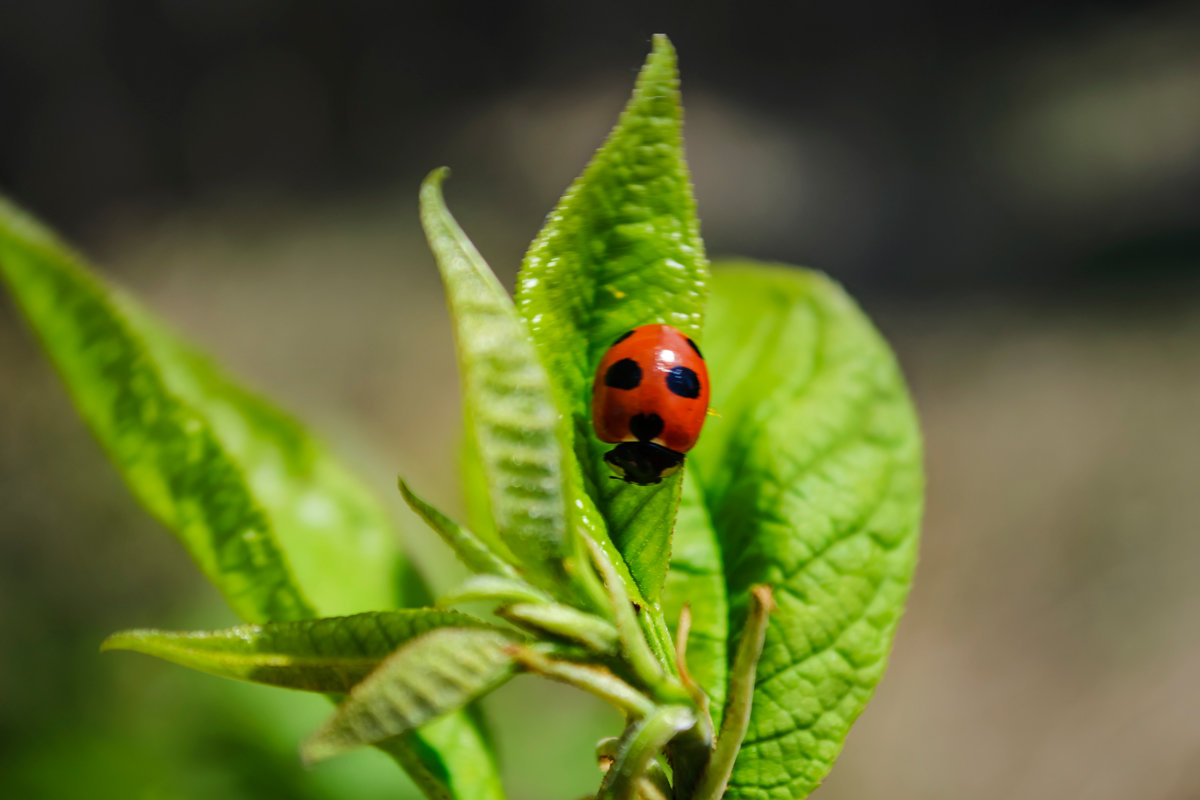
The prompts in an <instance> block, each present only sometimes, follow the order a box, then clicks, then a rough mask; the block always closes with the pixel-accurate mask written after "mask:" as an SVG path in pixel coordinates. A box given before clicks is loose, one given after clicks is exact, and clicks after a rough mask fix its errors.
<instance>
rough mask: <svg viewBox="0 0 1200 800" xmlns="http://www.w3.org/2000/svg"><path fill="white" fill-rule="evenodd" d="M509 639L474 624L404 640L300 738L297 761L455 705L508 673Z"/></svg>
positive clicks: (394, 731)
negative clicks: (302, 741) (305, 738)
mask: <svg viewBox="0 0 1200 800" xmlns="http://www.w3.org/2000/svg"><path fill="white" fill-rule="evenodd" d="M517 644H518V640H517V639H516V638H514V637H513V636H510V635H509V634H506V633H502V632H500V631H497V630H485V629H482V628H439V629H437V630H433V631H430V632H428V633H425V634H423V635H421V636H418V637H416V638H415V639H412V640H410V641H409V642H408V643H407V644H405V645H404V646H402V647H401V648H400V649H399V650H397V651H396V652H395V653H394V654H392V655H391V656H390V657H388V658H387V660H385V661H384V662H383V663H382V664H381V665H380V666H379V668H378V669H376V670H375V672H373V673H372V674H371V675H370V676H368V677H367V679H366V680H364V681H362V682H361V683H360V684H358V685H357V686H356V687H354V689H353V690H352V691H351V692H350V696H349V697H347V698H346V700H345V701H344V702H343V703H342V705H341V706H339V707H338V710H337V713H336V714H334V715H333V717H331V718H330V719H329V720H328V721H327V722H326V723H325V724H324V725H323V726H322V727H321V728H320V729H319V730H318V731H317V732H316V733H314V734H313V735H312V737H310V738H309V740H308V741H307V742H305V744H304V747H303V749H302V754H303V756H304V758H305V760H306V761H309V762H312V761H320V760H322V759H325V758H329V757H331V756H335V755H337V754H339V753H342V752H345V751H346V750H350V749H352V748H355V747H361V746H363V745H367V744H373V743H375V742H379V741H382V740H384V739H388V738H391V737H393V736H396V735H399V734H402V733H405V732H407V731H410V730H413V729H414V728H416V727H417V726H419V725H423V724H424V723H426V722H428V721H430V720H432V719H434V718H435V717H438V716H441V715H442V714H445V713H447V712H449V711H453V710H455V709H458V708H461V707H463V706H464V705H466V704H467V703H469V702H470V701H472V700H474V699H475V698H477V697H481V696H482V695H484V694H486V693H487V692H489V691H491V690H492V689H495V688H496V687H497V686H499V685H500V684H502V683H504V682H505V681H506V680H508V679H509V678H510V677H512V675H513V673H514V672H515V667H514V661H513V657H512V654H511V651H512V649H513V648H514V646H516V645H517Z"/></svg>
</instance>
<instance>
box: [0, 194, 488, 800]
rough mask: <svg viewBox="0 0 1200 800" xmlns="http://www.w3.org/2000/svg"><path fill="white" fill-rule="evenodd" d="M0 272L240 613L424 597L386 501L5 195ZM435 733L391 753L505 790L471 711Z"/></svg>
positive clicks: (457, 787)
mask: <svg viewBox="0 0 1200 800" xmlns="http://www.w3.org/2000/svg"><path fill="white" fill-rule="evenodd" d="M0 277H2V278H3V280H4V281H5V283H7V285H8V287H9V290H10V291H11V292H12V295H13V297H14V298H15V299H16V301H17V305H18V307H19V308H20V309H21V311H22V312H23V314H24V316H25V318H26V319H27V320H28V322H29V324H30V326H31V327H32V328H33V330H34V331H35V332H36V333H37V335H38V337H39V339H40V340H41V342H42V345H43V346H44V347H45V349H46V352H47V354H48V355H49V356H50V358H51V360H52V361H53V362H54V364H55V366H56V367H57V368H58V371H59V374H60V375H61V376H62V378H63V381H64V382H65V383H66V386H67V389H68V391H69V392H70V394H71V397H72V399H73V400H74V402H75V406H76V408H77V409H78V410H79V413H80V415H81V416H82V417H83V418H84V420H85V421H86V422H87V423H88V425H89V426H90V427H91V429H92V431H93V433H94V434H95V435H96V437H97V439H99V441H100V443H101V445H102V446H103V447H104V449H105V450H106V451H107V452H108V454H109V456H110V458H111V459H112V460H113V462H114V464H115V465H116V466H117V468H118V469H119V470H120V472H121V474H122V476H123V477H124V478H125V481H126V483H127V484H128V485H129V488H130V490H131V491H132V492H133V493H134V495H135V496H136V497H137V498H138V499H139V500H140V501H141V502H142V504H143V505H145V507H146V508H147V509H148V510H149V511H150V512H151V513H152V514H154V516H155V517H157V518H158V519H159V520H160V521H162V523H163V524H164V525H165V526H166V527H167V528H168V529H170V530H171V531H172V532H173V533H174V534H175V535H176V536H177V537H178V538H179V540H180V541H181V542H182V543H183V545H184V546H185V547H186V548H187V550H188V552H189V554H190V555H191V556H192V558H193V559H194V560H195V561H196V563H197V564H198V565H199V566H200V568H201V570H202V571H203V572H204V574H205V575H206V576H207V577H208V578H209V580H211V581H212V582H213V584H214V585H216V586H217V588H218V589H219V590H220V591H221V593H222V594H223V595H224V596H225V598H226V599H227V600H228V602H229V604H230V606H231V607H232V608H233V609H234V610H235V611H236V612H237V613H238V615H239V616H241V617H242V618H243V619H245V620H247V621H251V622H264V621H268V620H275V621H287V620H300V619H306V618H311V617H313V616H316V615H318V614H338V613H351V612H356V611H366V610H378V609H386V608H392V607H395V606H397V605H400V604H402V603H404V602H423V601H424V600H423V596H424V595H425V591H424V588H423V585H422V583H421V581H420V579H419V577H417V576H416V574H415V573H414V572H413V571H412V569H411V567H410V566H409V565H408V563H407V561H406V560H405V559H404V558H403V557H402V555H401V553H400V551H399V548H398V542H397V538H396V533H395V531H394V529H393V527H392V525H391V524H390V522H389V521H388V519H387V516H386V513H385V512H384V511H383V510H382V509H381V507H380V506H379V505H378V503H377V501H376V500H375V499H374V498H373V497H372V496H371V495H370V493H369V492H368V491H366V490H365V489H364V488H363V487H362V486H361V484H359V483H358V482H357V481H355V480H354V479H353V478H352V477H351V476H350V475H349V474H348V473H346V472H345V471H344V470H343V469H342V467H340V466H339V465H338V464H336V463H335V462H334V460H333V459H332V458H331V457H330V456H329V454H328V452H327V451H326V450H325V448H324V447H323V446H322V445H321V444H320V443H319V442H317V441H316V440H315V439H313V438H312V437H311V436H309V435H308V434H307V433H306V432H305V431H304V429H303V428H302V427H301V426H300V425H299V424H297V423H296V422H295V421H293V420H292V419H291V418H289V417H288V416H286V415H285V414H282V413H281V412H279V411H278V410H276V409H274V408H273V407H271V406H270V405H269V404H267V403H266V402H264V401H262V400H260V399H259V398H257V397H255V396H253V395H252V394H250V393H248V392H246V391H245V390H244V389H241V388H240V387H238V386H236V385H235V384H234V383H232V382H231V381H230V380H228V379H227V378H225V377H224V376H222V375H221V374H220V373H219V372H218V371H217V370H215V369H214V368H213V367H212V366H211V365H210V364H209V363H208V362H207V361H206V360H205V359H204V358H202V357H201V356H199V355H197V354H196V353H195V352H193V351H192V350H190V349H188V348H187V347H186V346H184V345H182V344H181V343H180V342H179V341H178V340H177V339H176V338H175V337H174V336H173V335H172V334H170V333H169V332H168V331H167V330H166V329H165V327H164V326H162V325H161V323H159V322H157V321H155V320H154V319H153V318H152V317H151V315H150V314H149V313H148V312H146V311H144V310H142V309H140V308H139V307H138V306H137V305H136V303H135V302H134V301H133V300H132V299H131V298H129V297H127V296H124V295H122V294H120V293H119V292H117V291H115V290H113V289H110V288H108V287H106V286H105V285H103V283H102V282H101V281H100V280H99V279H98V278H97V277H96V276H95V275H93V274H92V273H90V272H89V270H88V268H87V266H86V264H85V262H84V261H83V260H82V259H81V258H79V256H77V255H76V254H75V253H73V252H71V250H69V249H68V248H67V247H65V246H64V245H63V244H62V243H61V242H59V241H58V240H57V239H56V238H55V237H54V236H53V235H52V234H51V233H50V232H49V231H47V230H46V229H45V228H43V227H42V226H41V225H39V224H38V223H37V222H35V221H34V220H33V219H32V218H31V217H29V216H28V215H26V214H24V213H23V212H21V211H20V210H19V209H17V208H16V207H15V206H13V205H11V204H10V203H8V202H7V201H4V200H2V199H0ZM439 735H441V736H442V737H443V738H445V739H446V740H448V741H453V742H454V745H455V747H454V749H453V750H452V751H442V750H440V745H439V744H437V743H436V742H433V741H432V740H429V741H426V740H424V739H423V738H422V737H425V736H427V732H425V731H422V732H421V733H419V734H414V735H413V736H412V737H410V738H409V741H408V742H407V743H398V742H397V743H391V744H389V751H390V752H392V753H393V755H396V757H397V758H398V759H399V760H401V762H402V763H404V764H405V766H406V767H407V768H408V769H409V770H410V772H413V773H414V778H416V779H417V780H418V782H419V783H421V784H422V785H423V786H424V787H426V791H427V792H429V793H430V794H431V796H440V797H446V796H449V797H452V798H456V799H458V800H461V798H467V797H469V798H472V800H474V798H476V797H488V798H498V797H501V796H502V792H501V790H500V788H499V781H498V779H497V778H496V775H495V772H494V769H492V771H491V773H490V775H486V774H484V773H486V772H487V771H488V770H489V769H491V768H492V763H493V762H492V758H491V755H490V753H489V752H488V750H487V748H486V746H485V744H484V742H483V739H482V737H481V736H480V734H479V732H478V730H477V728H476V727H475V725H474V723H472V722H470V721H469V720H467V719H466V718H465V717H457V718H453V719H448V720H446V721H445V722H444V723H442V724H441V727H440V728H439ZM418 772H419V773H421V774H420V775H419V774H417V773H418ZM451 772H454V773H456V776H455V777H453V778H452V777H450V773H451ZM457 775H461V776H463V777H462V778H459V777H457ZM476 779H477V780H476ZM430 787H436V788H430Z"/></svg>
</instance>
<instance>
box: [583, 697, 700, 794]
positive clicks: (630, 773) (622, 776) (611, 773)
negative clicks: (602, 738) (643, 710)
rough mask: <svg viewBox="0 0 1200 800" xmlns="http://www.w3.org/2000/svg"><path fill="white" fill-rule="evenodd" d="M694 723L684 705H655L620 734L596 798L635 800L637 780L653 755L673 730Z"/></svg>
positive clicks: (690, 710) (641, 776)
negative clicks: (614, 755) (609, 766)
mask: <svg viewBox="0 0 1200 800" xmlns="http://www.w3.org/2000/svg"><path fill="white" fill-rule="evenodd" d="M694 724H696V714H695V712H693V711H692V709H690V708H688V707H687V706H658V707H656V708H655V709H654V711H653V712H652V713H651V714H649V715H648V716H647V717H646V718H645V719H642V720H639V721H637V722H634V723H633V724H632V725H630V726H629V727H628V728H627V729H626V730H625V735H624V736H622V737H621V746H620V748H619V749H618V750H617V758H616V760H615V761H614V762H613V765H612V767H611V768H610V769H609V770H608V773H607V774H606V775H605V776H604V782H603V783H601V784H600V791H599V793H597V795H596V800H637V796H638V785H639V782H640V781H641V779H642V778H643V777H645V775H646V774H647V772H648V770H649V769H650V764H651V762H652V761H653V760H654V758H655V757H656V756H657V755H658V754H659V753H660V752H662V749H663V748H664V747H666V745H667V742H669V741H671V739H673V738H674V737H675V735H676V734H677V733H679V732H680V731H682V730H686V729H687V728H690V727H691V726H692V725H694Z"/></svg>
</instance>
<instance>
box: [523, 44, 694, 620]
mask: <svg viewBox="0 0 1200 800" xmlns="http://www.w3.org/2000/svg"><path fill="white" fill-rule="evenodd" d="M678 84H679V78H678V73H677V70H676V63H675V51H674V49H673V48H672V47H671V44H670V42H669V41H667V39H666V37H664V36H656V37H655V39H654V49H653V52H652V53H651V54H650V57H649V58H648V59H647V61H646V65H645V66H644V67H643V69H642V72H641V74H640V75H639V76H638V81H637V85H636V87H635V88H634V92H633V96H632V98H631V99H630V100H629V104H628V105H627V106H626V108H625V111H624V113H623V114H622V115H621V119H620V121H619V122H618V123H617V126H616V128H615V129H614V130H613V131H612V133H611V134H610V135H609V137H608V140H607V141H606V142H605V143H604V145H603V146H602V147H601V148H600V150H599V151H598V152H597V153H596V155H595V157H594V158H593V159H592V161H591V163H590V164H589V165H588V167H587V169H586V170H585V171H584V172H583V174H582V175H581V176H580V177H579V178H578V180H576V181H575V183H574V184H572V185H571V187H570V188H569V189H568V190H567V192H566V194H565V195H563V198H562V200H561V201H559V204H558V206H557V207H556V208H555V209H554V211H553V212H552V213H551V214H550V216H549V218H548V221H547V223H546V226H545V227H544V228H543V229H542V231H541V233H539V234H538V237H537V239H536V240H535V241H534V242H533V244H532V246H531V247H530V248H529V253H528V254H527V255H526V257H525V263H524V265H523V267H522V269H521V273H520V276H519V278H518V283H517V297H516V299H517V306H518V308H519V309H520V311H521V314H522V315H523V316H524V318H525V320H526V321H527V322H528V323H529V326H530V329H531V330H532V332H533V336H534V339H535V341H536V342H537V345H538V348H539V351H540V352H541V354H542V358H543V359H544V360H545V363H546V365H547V368H548V369H549V372H550V375H551V378H552V379H553V381H554V390H555V392H556V393H557V395H558V397H559V398H560V401H561V402H562V403H563V407H564V408H566V409H569V411H570V416H571V420H572V422H573V426H572V430H573V433H574V449H575V452H576V454H577V455H578V457H579V461H580V463H581V464H582V469H583V474H582V479H583V485H584V488H586V491H587V494H588V495H589V497H590V499H591V500H592V501H594V503H595V505H596V506H597V507H598V508H599V511H600V513H601V514H602V516H603V518H604V520H605V522H606V524H607V531H608V536H609V537H611V539H612V541H613V542H614V543H615V544H616V546H617V548H618V549H619V550H620V551H621V553H622V554H623V555H624V557H625V560H626V562H627V563H628V565H629V570H630V572H631V573H632V574H633V577H634V579H635V580H636V581H637V584H638V587H639V589H640V593H641V595H642V596H644V597H645V598H646V599H647V600H649V601H650V603H651V604H653V603H655V602H656V601H657V600H658V598H659V595H660V593H661V591H662V585H663V580H664V576H665V575H666V571H667V564H668V560H669V557H670V535H671V526H672V524H673V523H674V518H675V507H676V504H677V503H678V499H679V481H680V476H679V475H678V474H677V475H676V476H673V477H670V478H667V479H665V480H664V481H663V482H662V483H661V484H659V485H657V486H635V485H632V484H627V483H625V482H623V481H618V480H610V475H611V470H610V469H609V467H608V466H607V465H606V464H605V463H604V462H603V454H604V452H605V451H607V450H608V449H609V448H610V447H611V445H605V444H603V443H602V442H600V441H599V440H598V439H597V438H596V436H595V434H594V433H593V431H592V422H591V409H590V398H591V384H592V377H593V372H594V370H595V369H596V365H597V364H598V363H599V361H600V357H601V355H603V353H604V351H605V350H606V349H607V348H608V347H609V346H610V345H611V344H612V343H613V341H614V340H615V339H616V338H617V337H618V336H620V335H621V334H623V333H624V332H625V331H627V330H629V329H630V328H633V327H635V326H638V325H644V324H647V323H652V322H661V323H667V324H670V325H674V326H675V327H676V328H679V329H680V330H682V331H683V332H684V333H685V334H687V335H688V336H691V337H692V338H696V339H698V338H699V335H700V332H701V323H702V313H703V309H704V297H705V291H706V288H705V284H706V281H707V274H708V270H707V263H706V261H705V258H704V245H703V242H702V241H701V240H700V234H699V225H698V223H697V220H696V211H695V202H694V200H693V197H692V189H691V184H690V179H689V176H688V171H687V165H686V163H685V161H684V157H683V140H682V135H681V126H682V112H681V109H680V103H679V90H678ZM581 512H582V513H588V511H587V509H586V508H584V509H581Z"/></svg>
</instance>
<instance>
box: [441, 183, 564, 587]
mask: <svg viewBox="0 0 1200 800" xmlns="http://www.w3.org/2000/svg"><path fill="white" fill-rule="evenodd" d="M445 177H446V171H445V170H437V171H435V172H433V173H432V174H430V176H429V177H428V178H426V179H425V183H424V184H423V185H422V186H421V222H422V224H423V225H424V227H425V234H426V236H427V237H428V239H429V245H430V248H431V249H432V250H433V253H434V255H435V256H436V258H437V262H438V268H439V269H440V270H441V273H442V280H443V282H444V283H445V285H446V295H447V299H448V302H449V305H450V312H451V316H452V317H453V320H454V326H455V343H456V345H457V348H458V360H459V372H460V374H461V375H462V382H463V398H464V404H465V405H466V406H467V407H468V408H469V409H470V413H469V414H468V417H469V419H470V421H471V423H472V424H473V428H474V429H473V433H474V436H475V439H476V441H477V442H478V453H479V456H480V465H481V467H482V471H483V473H484V476H485V479H486V482H487V486H488V496H489V499H490V501H491V510H492V514H493V516H494V518H495V522H496V530H497V532H498V535H499V537H500V539H501V540H502V541H503V542H504V543H505V544H506V545H507V546H508V547H509V549H511V550H512V552H513V553H514V554H515V555H516V556H517V558H518V559H519V560H520V562H521V566H522V568H524V569H525V570H527V571H530V572H531V573H532V576H541V577H542V581H541V582H542V583H543V584H545V585H547V588H552V587H554V586H556V585H557V584H558V583H559V582H560V578H559V577H558V576H559V574H560V573H561V569H562V559H563V558H564V557H565V556H566V555H567V552H568V546H567V544H568V543H567V533H566V531H567V526H566V520H565V514H566V500H565V497H564V494H563V451H562V447H561V431H560V427H561V426H560V424H559V419H558V410H557V408H556V407H555V404H554V399H553V396H552V395H551V392H550V382H549V378H548V377H547V375H546V370H545V368H544V367H543V366H542V362H541V361H540V359H539V358H538V354H537V351H536V350H535V349H534V347H533V344H532V343H531V342H530V340H529V334H528V332H527V330H526V328H525V325H524V324H523V323H522V322H521V319H520V317H518V316H517V312H516V309H514V308H513V304H512V300H511V299H510V298H509V296H508V294H507V293H506V292H505V291H504V287H503V286H501V285H500V281H499V280H497V279H496V276H495V275H494V274H492V271H491V269H489V268H488V266H487V264H486V263H485V262H484V260H483V257H482V256H480V255H479V252H478V251H477V250H476V249H475V246H474V245H473V244H471V242H470V240H469V239H467V237H466V234H464V233H463V231H462V229H461V228H459V226H458V223H456V222H455V221H454V218H453V217H452V216H450V212H449V211H448V210H447V209H446V204H445V201H444V200H443V199H442V192H441V184H442V181H443V180H444V179H445Z"/></svg>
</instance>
